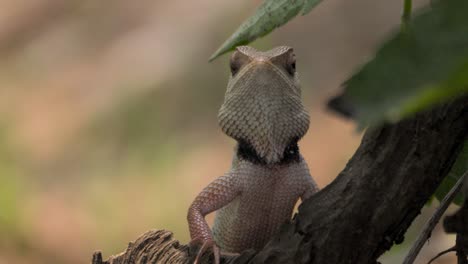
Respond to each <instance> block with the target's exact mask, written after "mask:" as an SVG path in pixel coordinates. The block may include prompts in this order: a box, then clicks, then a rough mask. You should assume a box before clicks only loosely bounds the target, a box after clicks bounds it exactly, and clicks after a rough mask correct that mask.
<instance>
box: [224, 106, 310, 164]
mask: <svg viewBox="0 0 468 264" xmlns="http://www.w3.org/2000/svg"><path fill="white" fill-rule="evenodd" d="M271 103H273V105H274V104H275V102H271ZM281 103H282V102H281V101H279V102H276V106H275V107H274V108H270V109H265V107H262V106H264V104H262V103H254V104H248V103H247V104H245V105H242V102H241V101H238V102H236V104H237V105H231V103H229V102H225V103H224V104H223V106H222V107H221V109H220V113H219V124H220V126H221V128H222V130H223V131H224V133H226V134H227V135H228V136H230V137H232V138H234V139H235V140H237V141H238V143H239V147H238V151H239V153H240V154H241V155H242V154H247V156H249V157H255V159H254V160H259V161H262V162H263V163H266V164H274V163H281V162H283V161H284V160H285V159H286V160H289V159H290V156H291V155H289V154H291V151H292V152H296V150H297V142H298V140H299V139H300V138H302V136H304V134H305V133H306V132H307V129H308V127H309V115H308V114H307V112H306V111H305V110H304V109H303V108H302V104H299V105H298V106H297V108H293V109H291V108H290V109H288V108H287V106H286V107H285V106H283V105H282V104H281ZM232 108H235V110H234V111H233V109H232ZM288 110H289V111H288ZM292 110H294V111H292ZM294 146H296V147H294ZM293 154H294V153H293ZM243 156H246V155H243Z"/></svg>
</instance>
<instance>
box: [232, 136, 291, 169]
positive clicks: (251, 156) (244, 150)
mask: <svg viewBox="0 0 468 264" xmlns="http://www.w3.org/2000/svg"><path fill="white" fill-rule="evenodd" d="M298 141H299V139H298V138H295V139H293V140H292V141H291V143H290V144H289V145H288V146H287V147H286V148H285V149H284V152H283V157H282V158H281V160H279V161H278V162H275V163H274V164H280V165H283V164H289V163H295V162H299V161H300V154H299V146H298V145H297V142H298ZM237 142H238V144H237V157H238V158H239V159H243V160H247V161H250V162H252V163H254V164H262V165H266V164H268V163H267V162H266V160H265V159H264V158H262V157H260V155H258V153H257V151H255V149H254V148H253V146H252V145H251V144H250V143H248V142H246V141H244V140H238V141H237Z"/></svg>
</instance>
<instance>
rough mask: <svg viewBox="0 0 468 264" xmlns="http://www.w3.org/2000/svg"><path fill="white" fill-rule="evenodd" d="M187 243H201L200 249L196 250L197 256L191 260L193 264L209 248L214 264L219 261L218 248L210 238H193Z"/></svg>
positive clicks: (197, 262) (198, 260)
mask: <svg viewBox="0 0 468 264" xmlns="http://www.w3.org/2000/svg"><path fill="white" fill-rule="evenodd" d="M189 244H190V245H193V244H201V245H202V246H201V248H200V251H198V254H197V257H196V258H195V261H194V262H193V264H199V263H200V260H201V257H202V256H203V254H204V253H205V252H206V251H208V250H210V249H211V251H212V252H213V257H214V263H215V264H219V263H220V249H219V247H218V246H217V245H216V243H215V242H214V241H213V240H212V239H207V240H203V239H194V240H192V241H190V243H189Z"/></svg>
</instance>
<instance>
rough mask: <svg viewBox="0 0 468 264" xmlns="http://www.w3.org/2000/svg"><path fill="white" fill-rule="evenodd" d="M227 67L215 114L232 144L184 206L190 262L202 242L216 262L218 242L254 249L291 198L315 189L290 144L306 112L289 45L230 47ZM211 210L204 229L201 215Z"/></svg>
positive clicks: (288, 210) (287, 211)
mask: <svg viewBox="0 0 468 264" xmlns="http://www.w3.org/2000/svg"><path fill="white" fill-rule="evenodd" d="M230 68H231V77H230V79H229V83H228V86H227V91H226V94H225V98H224V103H223V105H222V106H221V109H220V110H219V114H218V121H219V125H220V126H221V128H222V130H223V132H224V133H225V134H226V135H228V136H230V137H232V138H233V139H235V140H236V141H237V146H236V149H235V155H234V158H233V161H232V167H231V169H230V170H229V171H228V172H227V173H226V174H225V175H224V176H221V177H219V178H218V179H216V180H215V181H213V182H212V183H210V184H209V185H208V186H207V187H206V188H204V189H203V191H202V192H201V193H200V194H199V195H198V196H197V197H196V198H195V200H194V201H193V203H192V205H191V206H190V208H189V211H188V216H187V219H188V223H189V229H190V236H191V238H192V241H191V243H198V244H200V245H201V249H200V251H199V253H198V256H197V258H196V260H195V263H198V262H199V259H200V256H201V255H202V254H203V253H204V252H205V251H207V250H213V253H214V259H215V263H219V258H220V257H219V255H220V248H221V249H222V250H223V251H226V252H233V253H240V252H241V251H243V250H246V249H256V250H258V249H261V248H262V247H263V246H264V245H265V244H266V243H267V241H268V240H269V239H270V238H271V236H272V235H274V234H275V233H276V232H278V231H279V228H280V226H281V225H282V224H283V223H285V222H287V221H289V220H290V219H291V216H292V213H293V209H294V206H295V204H296V202H297V201H298V200H299V199H301V200H304V199H307V198H308V197H310V196H311V195H313V194H314V193H315V192H317V191H318V187H317V185H316V183H315V182H314V180H313V179H312V178H311V176H310V173H309V169H308V167H307V164H306V162H305V161H304V159H303V158H302V156H301V154H300V153H299V148H298V145H297V142H298V141H299V139H301V138H302V137H303V136H304V134H305V133H306V132H307V130H308V128H309V114H308V113H307V111H306V110H305V108H304V106H303V104H302V100H301V88H300V84H299V78H298V74H297V73H296V61H295V55H294V52H293V49H292V48H290V47H285V46H283V47H277V48H274V49H272V50H270V51H267V52H260V51H257V50H255V49H254V48H251V47H248V46H242V47H238V48H237V49H236V51H235V52H234V53H233V54H232V57H231V60H230ZM216 210H218V211H217V214H216V217H215V222H214V226H213V229H212V231H211V230H210V228H209V226H208V224H207V223H206V221H205V219H204V217H205V215H207V214H209V213H211V212H213V211H216Z"/></svg>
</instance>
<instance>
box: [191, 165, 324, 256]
mask: <svg viewBox="0 0 468 264" xmlns="http://www.w3.org/2000/svg"><path fill="white" fill-rule="evenodd" d="M317 191H318V187H317V185H316V184H315V182H314V181H313V179H312V178H311V176H310V173H309V169H308V168H307V164H306V163H305V162H304V160H303V159H301V160H300V161H298V162H293V163H290V164H285V165H267V166H266V165H261V164H253V163H251V162H249V161H245V160H239V161H236V162H234V165H233V167H232V169H231V171H230V172H228V173H227V174H226V175H224V176H222V177H220V178H218V179H216V180H215V181H213V182H212V183H210V184H209V185H208V186H207V187H206V188H205V189H203V191H202V192H201V193H200V194H199V195H198V196H197V197H196V198H195V201H194V202H193V203H192V205H191V206H190V209H189V212H188V221H189V229H190V236H191V237H192V239H193V240H199V241H200V242H203V243H207V244H210V246H214V244H212V243H213V241H215V242H216V245H218V246H220V247H221V249H223V250H224V251H227V252H232V253H240V252H242V251H243V250H246V249H250V248H253V249H257V250H258V249H261V248H262V247H263V246H264V245H265V244H266V242H267V241H268V240H269V239H270V238H271V236H272V235H274V234H275V233H276V232H277V231H278V230H279V228H280V226H281V225H282V224H284V223H286V222H287V221H289V220H290V219H291V216H292V213H293V210H294V206H295V204H296V202H297V201H298V200H299V199H301V200H305V199H307V198H308V197H310V196H311V195H312V194H314V193H315V192H317ZM216 210H218V212H217V214H216V218H215V224H214V227H213V233H212V232H211V230H210V228H209V226H208V224H207V223H206V221H205V219H204V217H205V216H206V215H207V214H209V213H211V212H214V211H216Z"/></svg>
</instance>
